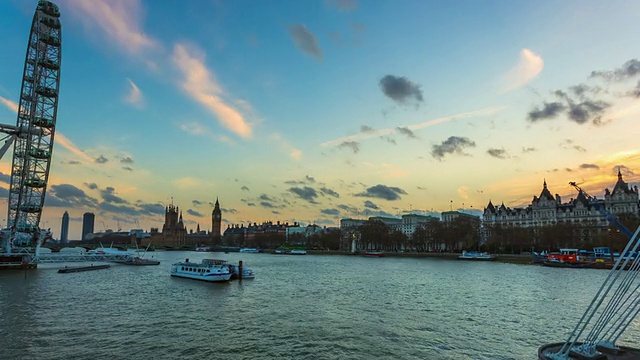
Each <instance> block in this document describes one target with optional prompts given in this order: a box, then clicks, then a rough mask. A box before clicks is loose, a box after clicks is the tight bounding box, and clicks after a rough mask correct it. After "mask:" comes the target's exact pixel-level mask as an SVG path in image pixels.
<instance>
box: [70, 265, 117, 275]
mask: <svg viewBox="0 0 640 360" xmlns="http://www.w3.org/2000/svg"><path fill="white" fill-rule="evenodd" d="M110 267H111V265H106V264H104V265H93V264H91V265H90V266H65V267H63V268H61V269H59V270H58V272H59V273H60V274H67V273H75V272H82V271H93V270H100V269H108V268H110Z"/></svg>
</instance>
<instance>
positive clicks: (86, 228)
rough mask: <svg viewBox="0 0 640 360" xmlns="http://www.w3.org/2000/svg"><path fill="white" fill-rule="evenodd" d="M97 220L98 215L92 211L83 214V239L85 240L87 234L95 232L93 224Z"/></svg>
mask: <svg viewBox="0 0 640 360" xmlns="http://www.w3.org/2000/svg"><path fill="white" fill-rule="evenodd" d="M95 221H96V216H95V215H93V213H91V212H86V213H84V215H82V240H85V237H86V236H87V234H91V233H93V224H94V223H95Z"/></svg>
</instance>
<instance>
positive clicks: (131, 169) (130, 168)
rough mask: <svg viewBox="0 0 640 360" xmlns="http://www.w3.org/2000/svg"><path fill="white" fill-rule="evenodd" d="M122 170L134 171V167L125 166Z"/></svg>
mask: <svg viewBox="0 0 640 360" xmlns="http://www.w3.org/2000/svg"><path fill="white" fill-rule="evenodd" d="M122 170H127V171H133V168H132V167H130V166H123V167H122Z"/></svg>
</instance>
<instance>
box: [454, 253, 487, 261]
mask: <svg viewBox="0 0 640 360" xmlns="http://www.w3.org/2000/svg"><path fill="white" fill-rule="evenodd" d="M496 259H497V256H496V255H494V254H489V253H486V252H477V251H463V252H462V255H459V256H458V260H477V261H494V260H496Z"/></svg>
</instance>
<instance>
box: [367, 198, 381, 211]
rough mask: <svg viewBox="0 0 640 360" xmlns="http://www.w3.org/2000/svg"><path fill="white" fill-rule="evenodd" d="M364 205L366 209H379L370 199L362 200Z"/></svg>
mask: <svg viewBox="0 0 640 360" xmlns="http://www.w3.org/2000/svg"><path fill="white" fill-rule="evenodd" d="M364 207H365V208H367V209H373V210H379V209H380V207H378V205H376V204H374V203H373V202H372V201H369V200H365V201H364Z"/></svg>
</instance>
